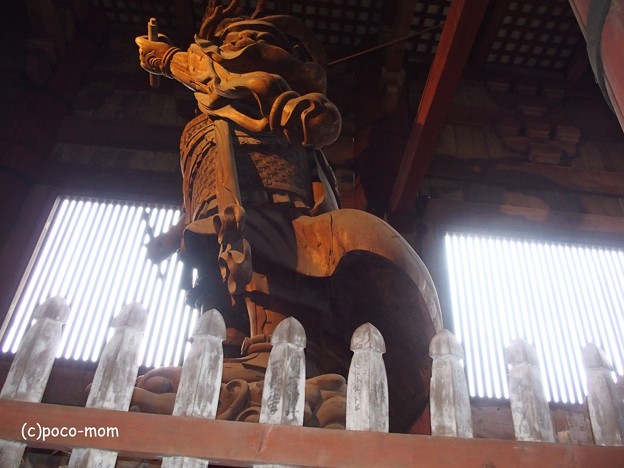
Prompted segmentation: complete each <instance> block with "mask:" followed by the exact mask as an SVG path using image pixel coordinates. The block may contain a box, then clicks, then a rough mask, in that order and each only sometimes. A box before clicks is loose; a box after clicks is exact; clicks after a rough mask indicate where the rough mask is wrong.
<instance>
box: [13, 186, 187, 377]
mask: <svg viewBox="0 0 624 468" xmlns="http://www.w3.org/2000/svg"><path fill="white" fill-rule="evenodd" d="M179 216H180V211H179V210H178V209H176V208H175V207H171V206H163V205H153V204H144V203H131V202H122V201H115V200H101V199H89V198H81V197H61V198H59V200H58V202H57V204H56V207H55V209H54V210H53V212H52V213H51V215H50V221H49V226H48V227H47V229H46V232H44V233H43V234H42V237H41V240H40V243H39V244H40V246H39V248H38V249H37V251H36V252H35V253H34V254H33V257H32V260H31V265H30V267H29V271H28V272H27V273H26V275H25V276H24V279H23V280H22V284H21V286H20V290H19V291H18V293H17V294H16V296H15V299H14V301H13V304H12V306H11V309H10V311H9V314H8V316H7V320H6V321H5V324H4V325H3V330H5V331H4V332H3V333H2V341H1V346H2V347H1V350H2V352H5V353H6V352H15V351H16V350H17V346H18V345H19V342H20V340H21V339H22V336H23V335H24V333H25V331H26V329H27V328H28V326H29V325H30V323H31V322H32V313H33V311H34V309H35V307H36V306H37V305H38V304H41V303H42V302H43V301H45V300H46V299H47V298H49V297H52V296H56V295H60V296H62V297H64V298H65V299H66V300H67V302H68V304H69V306H70V308H71V314H70V317H69V320H68V322H67V325H66V326H65V331H64V334H63V339H62V341H61V345H60V349H59V353H58V356H59V357H64V358H66V359H75V360H85V361H86V360H92V361H96V360H97V359H98V358H99V355H100V352H101V350H102V348H103V346H104V343H105V340H106V339H107V335H108V333H109V328H108V325H109V324H110V322H111V320H112V318H113V316H114V315H115V314H117V313H119V312H120V310H121V308H122V306H123V305H124V304H127V303H130V302H139V303H141V304H142V305H143V306H144V307H145V308H146V309H147V310H148V312H149V316H148V323H147V329H146V332H145V334H146V337H145V339H144V340H143V350H142V357H141V362H142V363H143V364H144V365H146V366H148V367H151V366H155V367H158V366H163V365H164V366H166V365H179V364H181V362H182V359H183V357H184V354H185V352H186V349H187V345H188V343H187V338H188V336H189V334H190V332H191V330H192V328H193V326H194V322H195V318H196V311H193V310H191V309H190V308H189V307H188V306H186V305H185V304H184V292H183V291H182V290H181V289H180V278H181V275H182V267H181V263H180V262H178V261H177V260H176V258H175V256H174V257H172V258H170V259H169V260H167V261H166V262H164V263H163V264H162V265H160V268H159V267H157V266H155V265H152V264H151V262H149V261H148V260H147V258H146V249H145V247H144V246H143V244H144V243H145V242H146V241H147V240H148V236H147V233H146V226H145V222H146V219H145V218H146V217H147V218H148V219H149V222H150V225H152V226H153V229H154V232H155V234H156V235H158V234H159V233H160V232H161V231H162V230H164V229H166V228H168V227H169V226H170V225H171V223H172V222H173V221H175V220H176V219H177V218H178V217H179Z"/></svg>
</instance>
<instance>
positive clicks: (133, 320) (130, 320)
mask: <svg viewBox="0 0 624 468" xmlns="http://www.w3.org/2000/svg"><path fill="white" fill-rule="evenodd" d="M146 324H147V311H146V310H145V309H144V308H143V307H141V306H140V305H139V304H129V305H126V306H124V307H123V309H122V310H121V312H120V313H119V315H117V316H116V317H115V318H114V319H113V323H112V327H113V328H114V329H115V334H114V335H113V337H112V338H111V340H110V341H109V342H108V343H106V346H105V348H104V352H103V353H102V357H101V358H100V362H99V364H98V367H97V370H96V371H95V376H94V377H93V384H92V385H91V391H90V392H89V398H88V399H87V404H86V407H87V408H102V409H114V410H120V411H127V410H128V407H129V406H130V399H131V398H132V391H133V390H134V382H135V381H136V376H137V373H138V370H139V359H138V358H139V351H140V349H141V342H142V340H143V333H144V331H145V326H146ZM116 460H117V453H116V452H109V451H106V450H96V449H88V448H77V449H74V450H73V451H72V454H71V458H70V460H69V468H82V467H85V466H94V467H98V468H106V467H111V468H112V467H114V466H115V462H116Z"/></svg>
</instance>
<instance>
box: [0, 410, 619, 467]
mask: <svg viewBox="0 0 624 468" xmlns="http://www.w3.org/2000/svg"><path fill="white" fill-rule="evenodd" d="M37 424H39V425H40V426H41V427H47V428H58V429H59V431H60V428H63V427H64V428H66V429H65V431H64V433H69V432H70V429H72V428H73V429H76V434H75V435H74V436H73V437H69V436H67V437H61V436H60V435H57V436H56V437H54V436H52V435H50V436H48V437H47V438H46V440H45V441H44V440H38V441H37V440H32V439H34V438H35V437H36V435H37V433H38V431H39V429H38V427H37ZM85 428H95V429H96V431H99V432H100V433H101V434H102V435H103V437H94V436H91V437H88V436H86V434H85ZM109 428H116V429H117V431H116V432H115V431H110V430H109ZM29 430H30V432H29ZM80 430H82V431H83V433H79V432H77V431H80ZM22 431H24V435H26V436H27V438H28V439H29V441H28V444H29V445H30V446H33V447H39V448H45V449H65V450H66V449H68V448H69V449H71V448H74V447H79V446H89V447H93V448H99V449H104V450H113V451H117V452H119V453H121V454H122V455H126V456H129V457H133V458H148V459H153V458H155V457H160V456H166V455H186V456H191V457H197V458H204V459H208V460H210V461H211V462H213V463H221V464H227V465H228V466H250V465H252V464H254V465H261V464H276V463H277V464H285V465H295V466H324V467H338V466H341V467H347V466H353V467H367V466H371V467H372V466H420V465H426V466H428V467H431V468H438V467H440V468H441V467H445V468H452V467H462V468H465V467H483V466H505V467H512V468H513V467H526V466H565V467H585V466H600V467H602V468H604V467H621V466H624V447H596V446H593V445H572V444H548V443H540V442H518V441H511V440H490V439H456V438H451V437H431V436H417V435H411V434H386V433H380V432H353V431H340V430H332V429H314V428H307V427H292V426H272V425H267V424H254V423H242V422H234V421H215V420H208V419H198V418H188V417H177V416H163V415H156V414H146V413H132V412H123V411H113V410H97V409H85V408H77V407H71V406H57V405H47V404H37V403H26V402H19V401H9V400H0V439H5V440H14V441H23V440H24V439H23V438H22ZM71 432H72V433H73V431H71Z"/></svg>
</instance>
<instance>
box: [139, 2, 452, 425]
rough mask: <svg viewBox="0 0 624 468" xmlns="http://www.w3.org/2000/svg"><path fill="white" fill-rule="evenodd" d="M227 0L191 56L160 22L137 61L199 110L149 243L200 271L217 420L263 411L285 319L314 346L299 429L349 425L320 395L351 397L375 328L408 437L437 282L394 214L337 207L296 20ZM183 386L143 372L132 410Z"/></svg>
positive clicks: (320, 80)
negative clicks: (354, 337)
mask: <svg viewBox="0 0 624 468" xmlns="http://www.w3.org/2000/svg"><path fill="white" fill-rule="evenodd" d="M218 3H219V2H215V1H210V2H209V4H208V7H207V8H206V12H205V15H204V19H203V22H202V25H201V28H200V30H199V32H198V34H196V36H195V40H194V42H193V43H192V44H190V46H189V47H188V48H186V49H185V50H183V49H181V48H178V47H175V46H174V45H173V44H172V43H171V42H170V41H169V39H168V38H167V37H166V36H165V35H163V34H158V33H157V31H156V29H157V28H156V25H155V23H152V26H151V28H150V33H149V34H148V35H146V36H140V37H138V38H137V39H136V43H137V45H138V47H139V54H140V63H141V67H143V68H144V69H145V70H146V71H148V72H149V73H150V74H151V75H152V76H158V77H165V78H169V79H173V80H176V81H178V82H180V83H181V84H183V85H184V86H186V87H187V88H189V89H190V90H191V91H192V92H194V95H195V98H196V100H197V107H198V109H199V111H200V112H199V113H198V116H197V117H195V118H194V119H193V120H191V121H190V122H188V124H187V125H186V127H185V128H184V131H183V134H182V137H181V140H180V162H181V171H182V177H183V203H184V215H183V216H182V218H181V219H180V220H179V221H178V223H177V224H176V225H175V226H173V227H172V228H171V229H170V230H169V231H168V232H167V233H166V234H164V235H162V236H160V237H157V238H155V239H153V240H152V241H151V242H150V243H149V245H148V251H149V254H150V257H151V258H152V259H153V260H154V261H160V260H162V259H164V258H166V257H167V256H169V255H171V254H172V253H173V252H174V251H176V250H178V251H179V253H180V255H181V258H182V261H183V262H184V265H185V268H186V270H187V271H188V272H189V273H190V272H191V271H192V270H193V269H195V270H196V271H197V279H196V281H195V283H194V284H190V274H189V275H187V276H188V277H189V280H188V283H189V284H187V289H188V293H187V302H188V303H189V304H191V305H192V306H194V307H196V308H197V309H199V310H200V311H203V312H205V311H207V310H210V309H217V310H219V311H220V312H221V314H222V315H223V317H224V319H225V323H226V327H227V338H226V340H225V342H224V349H225V352H226V356H227V358H226V359H225V362H224V369H223V386H224V390H225V391H224V392H222V394H223V395H224V396H223V397H222V401H221V402H220V403H221V404H220V408H219V411H218V415H217V417H218V418H222V419H238V420H248V421H249V420H257V419H256V417H257V411H256V412H254V411H253V408H254V405H255V406H258V405H259V401H260V397H259V395H258V391H259V389H261V388H262V386H261V385H259V384H258V382H260V381H261V380H262V379H263V378H264V372H265V369H266V364H267V359H268V353H269V351H270V347H271V345H270V336H271V334H272V332H273V330H274V329H275V327H276V326H277V324H278V323H280V322H281V321H282V320H284V319H285V318H287V317H291V316H292V317H295V318H297V320H299V321H300V322H301V323H302V324H303V326H304V327H305V330H306V334H307V336H308V342H309V343H310V342H312V344H308V348H307V350H306V358H307V361H308V364H307V377H308V379H309V380H308V388H309V391H308V390H307V391H306V393H309V394H310V395H311V397H310V401H307V402H306V403H307V406H306V410H308V407H309V410H310V411H309V413H310V414H308V417H307V422H306V424H309V425H317V426H321V427H323V426H325V427H341V426H342V427H343V425H344V422H342V423H341V422H340V414H338V415H336V414H333V413H332V414H331V415H327V410H326V409H327V406H328V404H327V402H328V401H330V400H331V399H332V398H335V397H337V396H338V397H339V396H340V394H341V392H342V394H344V389H345V386H344V378H343V377H341V375H339V374H342V375H346V374H345V372H346V369H347V368H348V362H349V359H348V356H347V353H348V350H349V338H350V336H351V333H352V332H353V330H354V329H355V328H357V327H358V326H359V325H361V324H362V323H365V322H367V321H368V322H371V323H373V324H375V326H376V327H377V328H379V330H380V331H381V332H382V334H383V335H384V337H385V339H386V343H388V345H387V348H388V351H387V354H386V365H387V372H388V380H389V385H390V429H391V430H394V431H401V430H405V429H406V428H407V427H408V426H409V424H411V423H412V422H413V421H414V420H415V419H416V417H417V416H418V415H419V414H420V413H421V412H422V410H423V409H424V407H425V406H426V404H427V395H428V382H429V375H430V360H429V357H428V355H427V349H428V344H429V341H430V339H431V337H432V336H433V335H434V334H435V332H437V331H439V330H441V329H442V319H441V313H440V306H439V302H438V298H437V294H436V291H435V287H434V285H433V282H432V280H431V277H430V275H429V273H428V271H427V269H426V268H425V266H424V264H423V263H422V261H421V260H420V258H419V257H418V256H417V254H416V253H415V252H414V251H413V249H412V248H411V247H410V246H409V244H408V243H407V242H406V241H405V240H404V239H403V238H402V237H401V236H400V235H399V234H398V233H397V232H396V231H395V230H394V229H393V228H392V227H390V226H389V225H388V224H387V223H385V222H384V221H383V220H381V219H379V218H377V217H375V216H373V215H371V214H369V213H366V212H363V211H359V210H351V209H341V208H340V202H339V196H338V191H337V188H336V185H337V184H336V180H335V177H334V175H333V172H332V170H331V168H330V166H329V164H328V162H327V160H326V159H325V157H324V155H323V153H322V151H321V148H322V147H323V146H326V145H329V144H331V143H332V142H333V141H335V140H336V139H337V138H338V136H339V134H340V131H341V117H340V113H339V111H338V109H337V108H336V106H335V105H334V104H333V103H332V102H331V101H329V100H328V99H327V97H326V96H325V93H326V87H327V79H326V74H325V69H324V66H325V63H326V62H325V54H324V51H323V48H322V46H321V44H320V42H319V41H318V39H317V38H316V37H315V36H314V34H313V33H312V32H311V31H310V29H309V28H308V27H307V26H306V25H305V24H304V23H303V22H302V21H300V20H299V19H297V18H294V17H292V16H287V15H270V16H265V15H264V14H263V8H262V5H263V3H264V2H262V1H259V2H258V6H257V8H256V10H255V11H254V12H253V13H252V14H251V15H247V14H246V13H245V12H244V11H243V10H242V9H241V8H240V7H239V5H238V1H236V0H232V1H231V2H230V3H229V5H228V6H227V7H225V6H223V5H220V4H218ZM178 381H179V369H178V368H165V369H155V370H152V371H150V372H149V373H148V374H146V375H144V376H142V377H140V378H139V381H138V383H137V389H135V394H134V397H133V404H134V405H135V406H136V407H137V408H138V409H140V410H142V411H153V412H164V413H167V412H170V411H171V408H172V405H173V400H174V398H175V391H176V389H177V382H178ZM314 389H316V390H314ZM227 395H229V397H228V396H227ZM228 398H229V400H228ZM226 400H228V401H226ZM330 403H331V401H330ZM334 403H335V402H334ZM324 404H325V410H323V409H321V408H322V406H323V405H324ZM329 406H331V405H329ZM334 406H336V405H334ZM337 406H340V404H339V405H337ZM258 409H259V407H258ZM338 413H340V411H338ZM319 415H320V416H319ZM343 417H344V416H343Z"/></svg>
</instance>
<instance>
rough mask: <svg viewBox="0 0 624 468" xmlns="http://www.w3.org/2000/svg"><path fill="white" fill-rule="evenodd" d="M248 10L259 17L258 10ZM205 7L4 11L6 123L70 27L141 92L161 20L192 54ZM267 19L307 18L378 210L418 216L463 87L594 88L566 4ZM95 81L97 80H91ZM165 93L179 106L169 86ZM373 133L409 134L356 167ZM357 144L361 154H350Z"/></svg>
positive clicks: (48, 70)
mask: <svg viewBox="0 0 624 468" xmlns="http://www.w3.org/2000/svg"><path fill="white" fill-rule="evenodd" d="M240 4H241V6H243V7H245V8H247V9H248V10H249V11H253V9H254V8H255V6H256V1H255V0H241V2H240ZM204 8H205V0H175V1H172V0H91V1H90V2H89V3H87V2H84V1H82V2H81V1H79V0H63V1H60V0H59V1H52V0H38V1H35V0H24V2H9V3H8V4H7V5H5V6H3V10H4V12H5V15H4V16H3V24H2V30H1V33H2V41H0V50H2V51H3V57H4V59H3V61H2V63H1V64H0V85H1V86H0V99H2V101H3V102H4V103H5V105H4V106H3V107H4V109H3V111H1V112H0V118H1V117H4V118H5V119H10V118H11V112H10V111H9V109H10V107H11V106H12V105H13V104H14V103H15V102H16V101H17V100H18V99H19V96H20V93H21V92H22V91H23V90H24V89H26V88H29V87H33V86H38V87H45V85H46V80H48V79H49V77H50V76H51V74H52V73H53V72H54V70H55V68H56V67H58V64H59V63H60V62H61V61H62V59H63V57H64V56H66V55H67V53H68V44H69V43H70V42H69V41H68V40H67V39H66V40H63V37H70V36H71V37H73V36H75V35H74V34H73V33H72V28H74V29H76V30H77V31H78V32H80V33H81V35H80V37H81V38H80V41H89V40H94V41H96V42H98V41H100V42H102V41H104V42H106V41H108V44H109V46H108V47H109V51H110V50H111V46H110V44H111V43H112V44H115V43H117V44H122V43H126V44H127V49H126V50H127V53H125V57H117V58H116V61H111V60H109V61H108V69H106V70H104V72H105V73H109V74H111V75H114V76H115V77H116V78H115V79H116V82H117V83H121V82H125V86H126V87H131V85H129V84H128V83H133V82H136V83H137V86H138V83H139V81H140V83H141V86H144V85H143V84H142V83H144V82H145V76H144V74H143V72H142V71H141V70H140V69H139V68H138V66H137V65H136V57H135V52H133V51H132V48H133V45H132V38H133V37H134V36H136V35H138V34H143V33H144V31H145V27H146V22H147V20H148V19H149V18H150V17H156V18H157V19H158V21H159V25H160V30H161V32H163V33H166V34H167V35H169V36H170V37H171V38H172V39H173V40H174V42H177V43H178V44H182V45H183V44H188V43H189V42H190V41H191V40H192V37H193V35H194V33H195V32H196V31H197V30H198V27H199V24H200V22H201V18H202V15H203V12H204ZM265 8H266V13H267V14H271V13H286V14H292V15H294V16H297V17H299V18H302V19H303V20H304V21H305V23H306V24H307V25H308V26H309V27H310V28H311V29H312V30H314V31H315V33H316V34H317V35H318V37H319V38H320V40H321V41H322V43H323V44H324V46H325V49H326V52H327V55H328V59H329V67H328V73H329V83H330V91H329V95H330V98H331V99H332V100H334V101H335V102H336V103H337V104H338V106H339V107H340V109H341V111H342V113H343V118H344V123H345V125H344V139H343V141H342V143H340V142H339V143H340V144H339V145H337V148H338V150H337V151H334V153H335V154H334V156H335V158H334V159H335V160H336V161H338V164H339V165H340V164H342V163H344V162H345V161H347V163H348V164H347V165H349V164H350V165H351V167H356V171H361V172H362V173H363V174H365V173H373V172H374V173H383V174H386V176H384V177H386V178H387V179H389V180H394V182H392V181H390V182H387V183H386V185H387V187H386V188H385V189H383V190H381V191H380V192H379V193H380V194H379V195H376V194H375V193H374V192H375V191H374V190H371V191H370V193H369V194H368V196H369V198H371V197H372V198H374V197H376V196H378V197H379V200H376V203H377V205H381V206H385V208H381V211H384V210H386V211H387V210H389V211H390V212H396V211H409V210H410V208H411V207H412V206H413V204H414V200H415V198H416V195H417V192H418V190H419V188H420V181H421V180H422V179H423V177H424V175H425V173H426V170H427V167H428V165H429V160H430V157H431V154H432V152H433V146H434V145H435V143H436V141H437V140H438V135H439V132H440V130H441V128H442V126H443V124H444V122H445V118H446V113H447V112H448V109H449V106H450V103H451V99H452V96H453V92H454V90H455V88H456V86H457V84H458V81H459V79H460V77H461V76H463V77H467V76H468V77H473V78H475V79H484V77H491V76H512V77H518V76H522V77H525V78H526V79H528V80H539V81H548V82H553V81H554V82H560V83H563V84H564V85H565V86H568V85H570V83H575V82H578V81H579V80H581V81H586V82H589V83H591V81H592V76H591V70H590V69H589V66H588V60H587V53H586V48H585V41H584V38H583V35H582V33H581V31H580V30H579V27H578V25H577V22H576V19H575V17H574V14H573V12H572V9H571V7H570V5H569V3H568V1H567V0H550V1H548V2H543V1H540V0H524V1H519V0H490V1H488V0H454V1H453V2H451V1H450V0H396V1H392V2H390V1H384V0H306V1H302V0H268V1H266V4H265ZM87 13H90V14H92V15H93V14H94V13H95V14H96V15H99V16H100V17H104V18H106V19H107V20H108V35H107V36H105V37H104V38H103V39H100V38H96V37H95V35H94V34H92V31H89V30H88V28H85V27H84V25H83V24H82V23H81V22H80V21H79V18H80V17H81V16H82V17H84V16H85V15H87ZM449 18H450V19H449ZM85 29H86V30H85ZM90 36H93V37H91V39H89V38H90ZM98 44H99V42H98ZM112 49H114V46H113V47H112ZM113 52H114V53H117V51H113ZM113 52H110V53H111V54H112V53H113ZM109 59H110V57H109ZM97 60H98V57H96V61H97ZM100 73H102V69H100ZM87 79H90V80H91V81H93V80H94V79H95V80H97V78H95V77H94V76H93V73H91V75H87ZM100 79H101V78H100ZM161 92H169V93H172V94H175V95H176V96H179V94H176V91H174V90H172V87H168V88H167V87H165V90H164V91H161ZM80 99H85V96H84V94H83V95H81V94H80V93H78V98H77V101H73V102H67V103H66V104H67V106H69V107H72V106H76V105H78V106H80ZM89 99H91V98H90V97H89ZM185 106H186V107H188V100H186V101H185V99H184V98H180V99H178V110H180V109H182V108H184V107H185ZM191 112H192V110H191ZM419 119H420V120H419ZM389 120H391V121H393V123H390V124H389V123H388V121H389ZM379 122H381V124H380V123H379ZM152 124H153V122H150V121H149V118H146V120H145V125H146V129H145V131H144V132H143V134H148V133H150V131H152V130H153V129H150V128H148V127H149V125H152ZM369 124H370V125H369ZM371 125H372V127H371V128H373V131H375V129H379V128H381V129H382V131H384V132H390V133H392V132H396V133H404V135H403V136H402V138H401V139H400V141H399V143H397V145H396V146H392V144H389V146H388V148H391V149H392V153H393V155H392V156H388V157H383V158H379V157H376V158H377V160H374V161H372V162H371V161H370V160H369V159H370V158H369V159H366V158H360V160H359V162H357V160H358V157H359V156H360V155H359V150H358V138H360V137H361V134H362V132H363V131H370V130H371V128H368V127H370V126H371ZM379 125H381V127H379ZM87 127H88V125H87ZM76 128H78V127H76ZM81 128H82V127H81ZM134 130H136V127H135V128H134V129H133V131H134ZM128 131H130V130H128ZM76 132H78V133H80V131H79V129H78V130H76V131H75V132H74V133H76ZM119 132H121V133H123V132H122V129H120V130H119ZM90 133H91V134H93V135H96V134H97V132H90ZM152 133H153V132H152ZM165 133H166V132H165ZM167 134H168V133H167ZM122 136H123V135H122ZM126 136H127V135H126ZM124 138H125V137H124ZM353 139H355V141H356V143H355V147H354V146H353V145H350V144H345V141H351V140H353ZM172 146H175V142H174V143H173V144H172ZM337 153H345V154H346V153H349V155H348V156H346V155H345V154H337ZM336 154H337V156H336ZM349 159H352V160H356V163H354V162H353V161H350V162H349ZM397 174H398V177H397ZM356 175H357V174H356ZM369 201H370V200H369Z"/></svg>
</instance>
